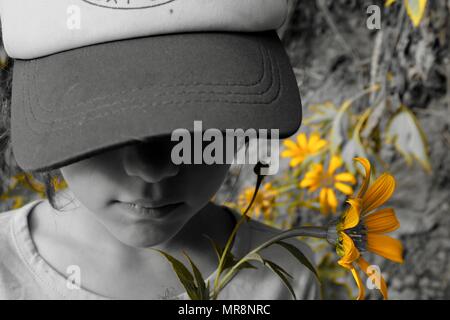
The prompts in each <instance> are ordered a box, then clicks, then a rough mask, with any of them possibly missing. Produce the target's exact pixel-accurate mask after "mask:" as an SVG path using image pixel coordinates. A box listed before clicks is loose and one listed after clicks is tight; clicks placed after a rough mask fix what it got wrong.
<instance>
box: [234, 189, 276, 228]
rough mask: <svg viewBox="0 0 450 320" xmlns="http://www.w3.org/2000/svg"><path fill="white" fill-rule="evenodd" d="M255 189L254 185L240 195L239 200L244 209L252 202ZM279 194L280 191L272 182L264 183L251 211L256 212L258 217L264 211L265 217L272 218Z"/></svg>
mask: <svg viewBox="0 0 450 320" xmlns="http://www.w3.org/2000/svg"><path fill="white" fill-rule="evenodd" d="M254 191H255V188H253V187H250V188H246V189H245V190H244V191H243V192H242V193H241V195H240V196H239V200H238V202H239V206H240V207H241V208H242V210H245V209H246V208H247V206H248V205H249V204H250V201H251V200H252V197H253V193H254ZM277 194H278V192H277V191H276V190H275V189H274V188H273V186H272V184H271V183H266V184H264V186H263V187H262V188H261V189H260V190H259V191H258V193H257V195H256V198H255V201H254V202H253V204H252V207H251V208H250V209H251V210H250V211H252V212H254V215H255V217H256V218H259V217H260V216H261V213H262V214H263V216H264V219H266V220H270V219H271V217H272V211H273V204H274V202H275V198H276V196H277Z"/></svg>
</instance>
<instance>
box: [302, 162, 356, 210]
mask: <svg viewBox="0 0 450 320" xmlns="http://www.w3.org/2000/svg"><path fill="white" fill-rule="evenodd" d="M342 164H343V161H342V158H341V157H339V156H332V157H331V160H330V164H329V166H328V170H326V171H325V170H324V168H323V166H322V164H318V163H316V164H314V165H312V166H311V169H310V170H309V171H308V172H307V173H306V174H305V177H304V178H303V180H302V181H301V182H300V188H308V191H309V192H314V191H316V190H318V189H321V190H320V194H319V202H320V208H321V211H322V213H323V214H328V213H329V212H330V210H331V211H333V212H336V208H337V205H338V201H337V198H336V194H335V192H334V190H333V188H335V189H337V190H339V191H340V192H342V193H343V194H345V195H351V194H353V188H352V187H351V186H349V185H348V184H346V183H349V184H355V183H356V179H355V176H354V175H353V174H351V173H350V172H342V173H337V174H335V172H336V170H337V169H338V168H340V167H341V166H342Z"/></svg>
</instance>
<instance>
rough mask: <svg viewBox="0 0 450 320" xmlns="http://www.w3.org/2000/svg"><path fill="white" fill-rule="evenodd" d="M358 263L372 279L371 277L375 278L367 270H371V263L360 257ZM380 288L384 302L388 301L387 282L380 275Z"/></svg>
mask: <svg viewBox="0 0 450 320" xmlns="http://www.w3.org/2000/svg"><path fill="white" fill-rule="evenodd" d="M357 263H358V265H359V267H360V268H361V270H362V271H363V272H364V273H365V274H366V275H367V276H368V277H369V278H370V277H371V276H373V274H370V273H369V272H368V270H367V268H369V263H368V262H367V261H366V260H365V259H364V258H363V257H359V259H358V260H357ZM379 276H380V287H379V288H378V289H379V290H380V291H381V294H382V295H383V298H384V300H387V298H388V290H387V285H386V281H384V278H383V276H382V275H381V274H380V275H379Z"/></svg>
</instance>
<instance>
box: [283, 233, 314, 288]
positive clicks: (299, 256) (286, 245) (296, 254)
mask: <svg viewBox="0 0 450 320" xmlns="http://www.w3.org/2000/svg"><path fill="white" fill-rule="evenodd" d="M275 243H276V244H278V245H280V246H282V247H283V248H285V249H286V250H287V251H289V252H290V253H291V254H292V255H293V256H294V257H295V258H296V259H297V260H298V261H299V262H300V263H301V264H302V265H304V266H305V267H306V268H308V269H309V270H310V271H311V272H312V273H313V274H314V275H315V276H316V278H317V280H319V281H320V279H319V275H318V273H317V270H316V268H315V267H314V265H313V264H312V263H311V262H310V261H309V259H308V258H307V257H306V256H305V255H304V254H303V252H301V251H300V249H299V248H297V247H296V246H294V245H292V244H290V243H287V242H284V241H277V242H275Z"/></svg>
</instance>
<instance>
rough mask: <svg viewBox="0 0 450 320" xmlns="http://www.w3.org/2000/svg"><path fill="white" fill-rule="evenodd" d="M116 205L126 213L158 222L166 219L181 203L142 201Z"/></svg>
mask: <svg viewBox="0 0 450 320" xmlns="http://www.w3.org/2000/svg"><path fill="white" fill-rule="evenodd" d="M118 204H119V205H120V206H121V207H122V208H124V209H126V210H127V211H128V212H133V213H134V214H137V215H139V216H141V217H146V218H150V219H155V220H160V219H163V218H167V217H168V216H169V215H170V214H171V213H172V212H174V211H175V210H176V209H177V208H178V207H180V206H181V205H182V204H183V203H182V202H175V203H165V204H163V203H149V202H148V201H147V202H143V201H137V203H135V202H120V201H119V202H118Z"/></svg>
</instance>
